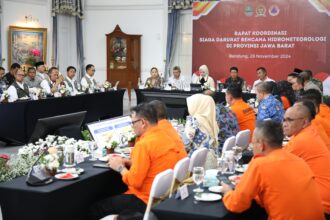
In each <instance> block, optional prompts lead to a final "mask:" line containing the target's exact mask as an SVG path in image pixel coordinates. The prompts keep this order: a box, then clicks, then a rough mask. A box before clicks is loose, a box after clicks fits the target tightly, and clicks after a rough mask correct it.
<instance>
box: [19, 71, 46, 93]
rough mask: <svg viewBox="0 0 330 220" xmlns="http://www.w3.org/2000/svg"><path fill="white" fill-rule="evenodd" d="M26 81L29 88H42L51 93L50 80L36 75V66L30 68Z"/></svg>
mask: <svg viewBox="0 0 330 220" xmlns="http://www.w3.org/2000/svg"><path fill="white" fill-rule="evenodd" d="M24 83H25V84H26V85H27V86H28V87H29V88H42V89H43V90H44V92H46V93H47V94H49V93H50V87H49V84H48V82H47V81H46V80H45V79H42V78H41V77H40V76H37V75H36V69H35V68H34V67H29V68H28V72H27V76H26V77H25V78H24Z"/></svg>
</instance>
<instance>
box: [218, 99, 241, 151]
mask: <svg viewBox="0 0 330 220" xmlns="http://www.w3.org/2000/svg"><path fill="white" fill-rule="evenodd" d="M215 110H216V121H217V124H218V126H219V134H218V140H219V150H220V149H222V146H223V144H224V143H225V141H226V139H227V138H229V137H231V136H236V134H237V132H239V125H238V120H237V117H236V115H235V113H234V112H233V111H232V110H230V109H229V108H227V107H225V106H224V105H223V104H221V103H217V104H216V106H215Z"/></svg>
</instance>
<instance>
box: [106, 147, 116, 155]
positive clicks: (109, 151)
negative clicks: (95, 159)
mask: <svg viewBox="0 0 330 220" xmlns="http://www.w3.org/2000/svg"><path fill="white" fill-rule="evenodd" d="M114 152H115V148H107V154H113V153H114Z"/></svg>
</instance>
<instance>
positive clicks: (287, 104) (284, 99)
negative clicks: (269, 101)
mask: <svg viewBox="0 0 330 220" xmlns="http://www.w3.org/2000/svg"><path fill="white" fill-rule="evenodd" d="M281 101H282V104H283V108H284V110H287V109H288V108H290V106H291V104H290V102H289V99H288V98H287V97H285V96H281Z"/></svg>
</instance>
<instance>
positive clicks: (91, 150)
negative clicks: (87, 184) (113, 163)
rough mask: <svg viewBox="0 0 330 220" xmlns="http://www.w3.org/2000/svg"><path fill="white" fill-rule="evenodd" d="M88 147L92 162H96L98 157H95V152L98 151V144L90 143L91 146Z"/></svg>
mask: <svg viewBox="0 0 330 220" xmlns="http://www.w3.org/2000/svg"><path fill="white" fill-rule="evenodd" d="M88 147H89V150H90V153H91V158H89V160H90V161H96V160H97V159H96V157H95V152H94V150H95V149H96V144H95V142H94V141H90V142H89V144H88Z"/></svg>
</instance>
